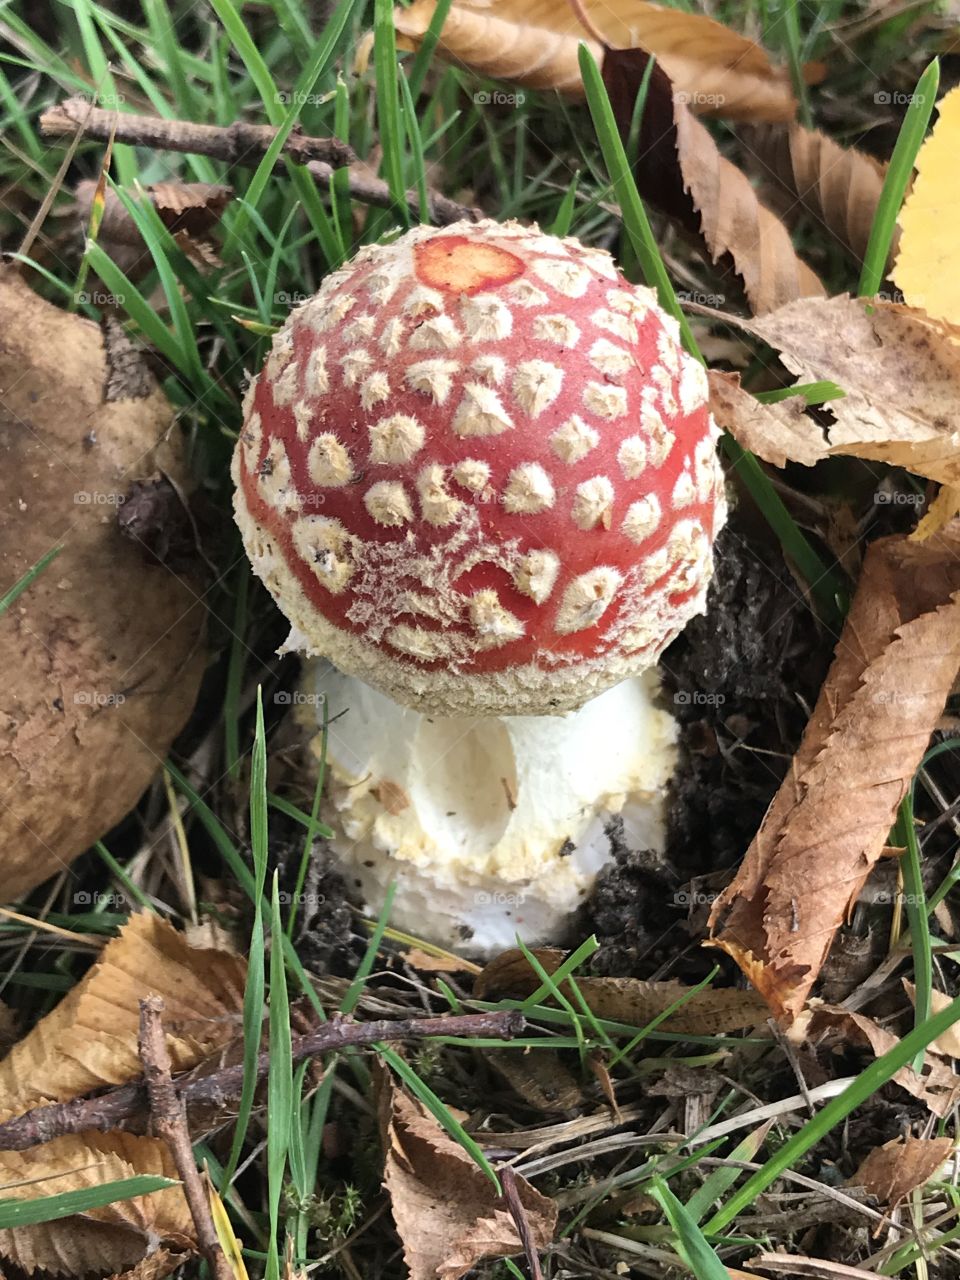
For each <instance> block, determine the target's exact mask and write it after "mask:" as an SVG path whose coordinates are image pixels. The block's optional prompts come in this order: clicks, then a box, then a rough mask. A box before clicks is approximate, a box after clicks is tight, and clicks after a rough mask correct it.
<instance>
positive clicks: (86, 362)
mask: <svg viewBox="0 0 960 1280" xmlns="http://www.w3.org/2000/svg"><path fill="white" fill-rule="evenodd" d="M128 347H129V344H128ZM128 356H129V351H127V352H126V354H125V355H124V356H123V359H122V360H121V363H122V365H123V376H122V378H115V377H114V373H115V370H114V366H113V362H112V360H113V353H112V351H111V349H109V344H108V343H106V342H105V339H104V335H103V333H102V332H101V330H100V329H99V328H98V327H97V325H95V324H93V323H92V322H91V321H89V320H83V319H81V318H80V317H79V316H76V315H71V314H68V313H67V312H65V311H62V310H60V309H59V308H57V307H55V306H52V305H51V304H50V303H49V302H45V301H44V300H43V299H41V298H39V297H37V295H36V294H35V293H34V292H33V291H32V290H31V289H29V288H28V287H27V285H26V284H24V283H23V281H22V280H21V279H20V278H19V277H18V276H17V275H16V274H15V273H13V272H12V271H10V270H5V271H3V272H2V274H0V386H2V387H3V402H2V405H0V438H2V440H3V453H2V459H3V465H2V468H0V510H2V516H0V541H2V543H3V545H4V548H5V551H6V554H5V560H4V575H5V581H6V582H7V584H8V585H12V584H13V583H14V582H16V581H17V580H18V579H19V578H20V577H22V576H23V575H24V574H25V573H26V572H27V571H28V570H29V569H31V568H32V567H33V566H34V565H35V564H36V563H37V561H38V560H39V559H40V558H41V556H42V555H44V554H45V553H46V552H47V551H49V550H50V548H51V547H53V546H55V545H56V544H57V543H60V542H62V544H63V550H62V552H61V553H60V554H59V555H58V556H57V558H56V559H55V560H54V561H53V562H52V563H51V564H50V565H49V566H48V567H47V569H46V570H45V571H44V572H42V573H41V574H40V575H39V577H37V578H36V579H35V580H34V581H33V582H32V583H31V584H30V586H29V587H28V588H27V590H26V591H24V592H23V594H22V595H20V596H19V598H18V599H17V600H16V601H15V603H14V604H13V605H12V606H11V608H10V609H9V610H8V611H7V613H6V614H5V616H4V619H3V627H2V629H0V667H2V669H3V670H5V671H9V672H13V671H15V672H16V673H17V678H16V680H12V681H10V682H8V685H7V688H6V694H5V700H4V714H3V721H2V725H0V792H2V794H3V795H4V796H5V797H6V803H5V804H4V805H3V808H2V813H0V849H2V850H3V854H2V871H3V876H2V890H0V897H2V899H3V901H6V902H9V901H11V900H14V899H16V898H18V897H19V896H20V895H22V894H23V893H25V892H26V891H28V890H29V889H32V888H33V887H34V886H35V885H37V884H40V883H41V881H43V880H45V879H47V877H48V876H51V875H53V874H54V873H55V872H58V871H62V870H63V869H64V867H66V866H67V864H68V863H69V862H70V861H71V860H72V859H73V858H75V857H77V856H78V855H79V854H80V853H82V852H83V851H84V850H85V849H87V848H89V847H90V845H91V844H93V842H94V841H95V840H97V839H98V838H99V837H100V836H102V835H103V834H104V832H106V831H108V830H109V829H110V828H111V827H112V826H114V825H116V823H118V822H119V821H120V820H121V819H122V818H124V817H125V816H126V815H127V814H128V813H129V811H130V810H131V809H132V808H133V806H134V805H135V804H136V803H137V801H138V800H139V798H140V796H141V794H142V792H143V790H144V789H145V787H146V786H147V785H148V783H149V782H150V780H151V778H152V777H153V776H154V774H155V773H156V772H157V769H158V767H159V762H160V761H161V760H162V759H163V757H164V755H165V754H166V752H167V749H168V747H169V746H170V743H171V742H172V740H173V738H174V736H175V735H176V734H177V733H178V732H179V731H180V729H181V728H182V727H183V725H184V723H185V722H186V720H187V717H188V716H189V714H190V712H191V710H192V709H193V704H194V700H195V697H196V693H197V688H198V686H199V682H200V677H201V676H202V674H203V671H204V668H205V666H206V655H205V653H204V650H203V644H202V637H203V630H204V618H205V614H206V610H205V608H204V607H203V605H202V603H201V601H200V596H199V593H198V591H197V590H196V589H194V588H192V587H191V586H190V578H189V577H188V576H184V575H182V574H181V575H179V576H175V575H174V574H172V573H169V572H168V571H167V570H166V569H165V568H162V567H161V566H159V565H151V564H148V563H145V561H144V557H143V554H142V551H141V548H140V547H138V546H136V545H134V544H132V543H130V542H128V541H127V540H125V539H124V538H123V537H122V536H121V534H120V532H119V529H118V527H117V518H116V517H117V511H118V509H119V507H120V506H121V505H122V503H123V501H124V497H125V494H126V491H127V489H128V488H129V486H130V485H131V484H132V483H133V482H134V481H135V480H137V479H138V478H140V477H142V476H143V475H144V474H148V475H149V474H151V473H153V472H154V471H157V470H162V471H163V472H165V473H166V475H168V476H169V477H170V478H171V479H172V480H173V481H174V483H176V484H178V485H179V486H181V488H182V487H183V486H185V485H186V484H187V482H188V475H187V467H186V460H185V457H184V451H183V446H182V443H181V437H180V435H179V434H178V433H177V432H176V431H175V430H174V429H173V408H172V407H171V405H170V404H169V403H168V401H167V399H166V397H165V396H164V395H163V394H162V393H161V391H160V390H159V388H158V387H157V385H156V383H155V381H154V379H153V377H152V376H151V375H150V373H149V372H148V371H147V369H146V368H145V366H144V364H143V360H142V358H140V359H139V360H138V361H137V362H136V370H134V367H133V365H132V362H131V361H130V360H129V359H128ZM197 585H199V579H197ZM74 905H75V906H76V905H77V902H76V900H75V903H74Z"/></svg>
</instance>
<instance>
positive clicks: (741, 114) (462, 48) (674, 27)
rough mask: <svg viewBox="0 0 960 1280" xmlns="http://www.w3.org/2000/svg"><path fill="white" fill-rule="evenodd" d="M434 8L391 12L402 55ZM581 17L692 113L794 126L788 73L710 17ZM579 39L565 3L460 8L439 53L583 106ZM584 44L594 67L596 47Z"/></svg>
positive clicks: (483, 1) (622, 10)
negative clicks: (635, 57) (657, 69)
mask: <svg viewBox="0 0 960 1280" xmlns="http://www.w3.org/2000/svg"><path fill="white" fill-rule="evenodd" d="M435 8H436V0H414V3H413V4H412V5H411V6H410V7H409V8H397V9H396V10H395V11H394V22H395V25H396V28H397V32H398V33H399V35H400V37H401V38H400V42H399V43H400V46H401V47H402V48H408V49H416V48H418V47H419V43H420V41H421V40H422V38H423V36H424V35H425V34H426V31H427V28H428V27H429V25H430V20H431V18H432V17H433V13H434V10H435ZM584 8H585V10H586V14H587V17H588V19H589V21H590V22H591V24H592V25H593V27H594V28H595V29H596V31H597V32H598V34H599V35H601V36H602V37H603V39H604V40H605V41H606V42H607V43H608V44H609V45H610V46H611V47H613V48H619V49H632V48H638V47H639V48H643V49H646V50H647V51H648V52H649V53H653V54H655V55H656V57H657V61H658V62H659V64H660V65H661V66H662V67H663V69H664V71H665V72H666V73H667V75H668V76H669V77H670V79H671V80H672V81H673V83H674V87H675V88H676V91H677V96H678V99H679V100H680V101H682V102H686V103H687V104H688V105H689V106H690V107H691V109H692V110H693V111H695V112H697V113H698V114H701V115H715V116H725V117H727V118H730V119H741V120H768V121H769V120H779V121H783V120H792V119H793V116H794V114H795V111H796V102H795V100H794V97H793V92H792V90H791V88H790V83H789V79H788V77H787V75H786V72H785V71H784V70H782V69H781V68H779V67H775V66H774V65H773V64H772V63H771V62H770V59H769V58H768V57H767V54H766V53H765V52H764V50H763V49H761V48H760V46H759V45H758V44H755V43H754V41H752V40H748V39H747V38H746V36H742V35H740V34H739V33H738V32H736V31H731V30H730V28H729V27H725V26H723V24H722V23H719V22H716V21H714V19H713V18H708V17H706V16H705V15H703V14H698V13H685V12H683V11H681V10H678V9H671V8H668V7H667V6H664V5H659V4H649V3H645V2H644V0H609V2H608V3H601V0H585V4H584ZM586 39H587V33H586V32H585V31H584V29H583V28H582V27H581V26H580V24H579V23H578V21H577V19H576V17H575V15H574V13H573V10H572V8H571V7H570V6H569V5H568V4H567V3H566V0H497V3H496V4H492V3H491V2H490V0H460V2H459V3H456V4H454V5H453V7H452V8H451V10H450V13H449V14H448V16H447V20H446V22H445V23H444V27H443V31H442V33H441V36H440V43H439V45H438V49H439V52H440V53H441V54H443V55H444V56H445V57H447V58H449V59H452V60H454V61H456V62H457V63H458V65H460V66H466V67H468V68H469V69H470V70H471V71H475V72H476V73H477V74H478V75H485V76H490V77H491V78H492V79H495V80H506V81H509V82H510V83H511V84H516V85H519V86H521V87H523V88H529V89H556V90H557V91H558V92H560V93H563V94H566V95H567V96H568V97H571V98H581V97H582V96H583V84H582V81H581V79H580V69H579V65H578V62H577V46H578V44H579V43H580V41H581V40H586ZM587 43H588V44H590V45H591V47H592V49H593V53H594V56H595V57H596V58H597V59H598V60H599V59H600V57H601V55H602V49H601V48H600V46H599V45H598V44H597V42H596V41H595V40H587Z"/></svg>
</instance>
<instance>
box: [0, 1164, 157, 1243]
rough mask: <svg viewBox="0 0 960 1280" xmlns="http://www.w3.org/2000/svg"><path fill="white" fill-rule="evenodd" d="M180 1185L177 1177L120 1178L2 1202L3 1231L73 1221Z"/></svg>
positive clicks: (0, 1202) (146, 1175) (1, 1224)
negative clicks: (93, 1185)
mask: <svg viewBox="0 0 960 1280" xmlns="http://www.w3.org/2000/svg"><path fill="white" fill-rule="evenodd" d="M64 1176H67V1175H64ZM179 1185H180V1184H179V1183H178V1182H177V1181H176V1179H174V1178H161V1177H154V1176H153V1175H150V1174H141V1175H139V1176H138V1177H135V1178H120V1179H118V1180H117V1181H116V1182H100V1183H98V1184H97V1185H96V1186H95V1187H79V1188H78V1189H77V1190H76V1191H63V1192H61V1193H60V1195H56V1196H38V1197H37V1198H35V1199H32V1200H0V1230H2V1231H9V1230H12V1229H13V1228H14V1227H33V1226H36V1225H37V1223H39V1222H56V1221H58V1220H59V1219H61V1218H71V1217H73V1215H74V1214H75V1213H89V1212H90V1210H91V1209H102V1208H103V1207H104V1205H108V1204H115V1203H116V1202H117V1201H118V1200H131V1199H132V1198H133V1197H134V1196H148V1195H150V1194H151V1193H152V1192H154V1191H165V1190H166V1189H167V1188H168V1187H176V1186H179Z"/></svg>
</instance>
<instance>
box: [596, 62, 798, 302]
mask: <svg viewBox="0 0 960 1280" xmlns="http://www.w3.org/2000/svg"><path fill="white" fill-rule="evenodd" d="M649 61H650V60H649V57H648V55H647V54H645V53H643V52H642V51H639V50H626V51H622V52H621V51H612V50H611V51H609V52H608V53H607V55H606V57H605V58H604V62H603V78H604V82H605V84H606V86H607V92H608V93H609V95H610V104H611V107H612V108H613V113H614V116H615V118H616V121H617V127H618V128H619V130H620V133H621V135H622V136H623V137H627V136H628V133H629V130H630V127H631V122H632V120H633V108H634V103H635V102H636V97H637V91H638V89H639V87H640V85H641V83H642V81H643V78H644V75H645V73H646V69H647V66H648V63H649ZM636 154H637V161H636V164H635V167H634V173H635V176H636V180H637V186H638V188H639V191H640V194H641V196H643V197H644V199H646V200H648V201H649V202H650V203H651V204H652V205H654V206H656V208H658V209H660V210H661V211H662V212H663V213H665V214H667V215H668V216H669V217H670V218H673V219H674V220H675V221H676V222H678V223H679V225H680V226H681V227H682V228H683V229H684V230H685V231H686V232H688V233H689V234H690V235H692V236H695V237H698V238H700V239H701V240H702V241H703V243H704V244H705V246H706V249H707V252H708V255H709V258H710V260H711V261H712V262H713V263H714V264H715V265H716V266H717V267H718V270H719V271H720V273H721V283H722V281H723V276H724V274H726V275H729V276H732V277H738V278H739V281H740V282H741V283H742V287H743V291H744V292H745V293H746V296H747V299H748V300H749V302H750V306H751V309H752V310H753V311H754V313H756V314H762V313H764V312H768V311H773V310H775V309H776V308H778V307H782V306H784V305H785V304H786V303H788V302H792V301H793V300H794V299H796V298H804V297H822V296H823V294H824V288H823V285H822V284H821V282H820V281H819V280H818V279H817V277H816V275H815V274H814V272H813V271H811V269H810V268H809V267H808V266H807V264H806V263H805V262H804V261H803V260H802V259H801V258H800V257H799V256H798V255H797V252H796V250H795V249H794V247H793V242H792V240H791V238H790V233H789V232H788V231H787V228H786V227H785V226H784V225H783V223H782V222H781V221H780V219H779V218H778V217H777V216H776V214H775V213H773V212H771V210H770V209H768V208H767V207H766V206H765V205H764V204H762V203H761V202H760V200H759V199H758V197H757V193H756V191H755V190H754V189H753V186H752V185H751V183H750V181H749V179H748V178H747V177H746V175H745V174H744V173H742V172H741V171H740V170H739V169H738V168H737V167H736V166H735V165H733V164H731V163H730V161H729V160H727V159H726V157H725V156H723V155H721V154H720V151H719V148H718V147H717V144H716V143H715V142H714V140H713V138H712V136H711V135H710V133H709V131H708V130H707V129H706V127H705V126H704V125H703V124H701V122H700V121H699V120H697V119H696V118H695V116H694V115H693V113H692V112H691V110H690V108H689V107H688V106H687V105H686V104H685V103H684V102H683V101H682V100H681V98H680V95H679V94H677V93H676V92H675V91H674V86H673V85H672V83H671V81H670V79H669V77H668V76H667V75H666V74H665V73H664V71H663V70H662V68H661V67H660V66H659V65H658V64H656V63H655V64H654V67H653V72H652V74H651V76H650V81H649V85H648V88H647V97H646V101H645V103H644V109H643V115H642V116H641V120H640V135H639V138H638V141H637V152H636ZM730 288H731V292H733V291H734V285H733V282H732V281H731V286H730Z"/></svg>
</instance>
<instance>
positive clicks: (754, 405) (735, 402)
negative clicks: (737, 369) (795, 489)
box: [707, 369, 829, 467]
mask: <svg viewBox="0 0 960 1280" xmlns="http://www.w3.org/2000/svg"><path fill="white" fill-rule="evenodd" d="M707 382H708V384H709V386H710V408H711V410H712V412H713V416H714V417H715V418H716V420H717V422H718V424H719V425H720V426H721V427H723V428H724V430H725V431H729V432H730V434H731V435H732V436H733V438H734V439H735V440H736V441H738V443H740V444H741V445H743V447H744V448H745V449H749V450H750V451H751V452H752V453H755V454H756V455H757V456H758V457H760V458H763V460H764V462H769V463H772V464H773V466H775V467H785V466H786V465H787V463H788V462H802V463H804V465H806V466H808V467H812V466H813V465H814V463H817V462H820V461H821V460H822V459H823V458H824V457H825V456H826V454H827V453H828V452H829V450H825V449H824V447H823V434H822V432H821V431H820V430H819V428H816V427H815V424H814V423H813V421H812V420H811V419H810V418H808V417H807V413H806V407H807V403H806V401H805V400H804V398H803V396H800V395H797V396H790V397H789V399H787V400H780V401H777V402H776V403H774V404H763V403H761V401H759V400H758V399H757V398H756V396H752V395H751V394H750V392H749V391H745V390H744V388H743V387H742V386H741V385H740V375H739V373H725V372H724V371H723V370H722V369H709V370H708V371H707Z"/></svg>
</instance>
